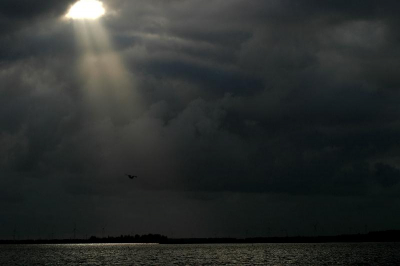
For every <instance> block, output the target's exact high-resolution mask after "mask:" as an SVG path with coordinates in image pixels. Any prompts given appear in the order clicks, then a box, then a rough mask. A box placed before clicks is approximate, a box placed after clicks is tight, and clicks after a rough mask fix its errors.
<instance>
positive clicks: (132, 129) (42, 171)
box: [0, 0, 400, 238]
mask: <svg viewBox="0 0 400 266" xmlns="http://www.w3.org/2000/svg"><path fill="white" fill-rule="evenodd" d="M73 3H74V1H71V0H43V1H28V0H2V1H1V3H0V238H11V237H12V236H13V231H14V229H15V231H16V232H17V233H16V234H17V237H19V238H33V237H40V238H46V237H49V236H54V237H58V238H61V237H67V238H69V237H71V236H72V232H73V228H74V224H76V228H77V235H78V236H79V237H85V236H86V235H88V236H90V235H98V236H101V235H102V234H103V232H104V234H106V235H120V234H132V233H133V234H136V233H137V234H144V233H161V234H165V235H168V236H170V237H191V236H201V237H204V236H235V237H243V236H256V235H257V236H264V235H286V232H288V234H289V235H296V234H310V235H313V234H317V233H318V234H337V233H358V232H365V231H370V230H384V229H396V228H398V225H399V222H400V212H399V208H400V197H399V195H400V142H399V140H400V119H399V118H400V106H399V102H400V91H399V89H400V75H399V74H400V73H399V69H400V61H399V57H400V35H399V33H398V29H399V27H400V21H399V18H398V11H399V10H400V2H399V1H397V0H392V1H391V0H387V1H375V0H362V1H361V0H358V1H357V0H346V1H342V0H335V1H333V0H332V1H331V0H327V1H320V0H300V1H299V0H252V1H245V0H229V1H227V0H208V1H202V0H170V1H165V0H105V1H104V6H105V7H106V11H107V12H106V15H105V16H103V17H102V18H100V19H99V20H91V21H82V20H79V21H78V20H72V19H66V18H65V17H64V16H65V14H66V13H67V11H68V10H69V8H70V7H71V5H72V4H73ZM125 174H134V175H137V176H138V178H137V179H134V180H130V179H129V178H128V177H127V176H125ZM315 225H317V226H315Z"/></svg>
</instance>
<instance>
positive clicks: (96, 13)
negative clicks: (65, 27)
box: [65, 0, 106, 19]
mask: <svg viewBox="0 0 400 266" xmlns="http://www.w3.org/2000/svg"><path fill="white" fill-rule="evenodd" d="M105 13H106V10H105V8H104V5H103V3H102V2H100V1H98V0H79V1H78V2H76V3H75V4H74V5H73V6H72V7H71V8H70V10H69V11H68V13H67V14H66V15H65V17H66V18H70V19H98V18H100V17H101V16H103V15H104V14H105Z"/></svg>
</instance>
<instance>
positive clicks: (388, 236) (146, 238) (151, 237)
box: [0, 230, 400, 244]
mask: <svg viewBox="0 0 400 266" xmlns="http://www.w3.org/2000/svg"><path fill="white" fill-rule="evenodd" d="M332 242H347V243H348V242H400V230H387V231H377V232H369V233H367V234H345V235H336V236H286V237H250V238H168V237H167V236H164V235H160V234H146V235H135V236H131V235H121V236H117V237H112V236H108V237H101V238H100V237H96V236H91V237H90V238H88V239H30V240H29V239H27V240H0V244H102V243H104V244H106V243H111V244H112V243H141V244H150V243H152V244H228V243H232V244H235V243H236V244H245V243H332Z"/></svg>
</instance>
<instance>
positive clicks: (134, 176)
mask: <svg viewBox="0 0 400 266" xmlns="http://www.w3.org/2000/svg"><path fill="white" fill-rule="evenodd" d="M125 175H127V176H128V177H129V178H130V179H134V178H137V176H136V175H128V174H125Z"/></svg>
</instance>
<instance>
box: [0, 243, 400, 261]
mask: <svg viewBox="0 0 400 266" xmlns="http://www.w3.org/2000/svg"><path fill="white" fill-rule="evenodd" d="M399 251H400V244H398V243H354V244H348V243H329V244H220V245H142V244H93V245H87V244H79V245H3V246H0V265H10V266H12V265H400V254H399Z"/></svg>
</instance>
